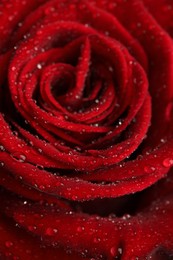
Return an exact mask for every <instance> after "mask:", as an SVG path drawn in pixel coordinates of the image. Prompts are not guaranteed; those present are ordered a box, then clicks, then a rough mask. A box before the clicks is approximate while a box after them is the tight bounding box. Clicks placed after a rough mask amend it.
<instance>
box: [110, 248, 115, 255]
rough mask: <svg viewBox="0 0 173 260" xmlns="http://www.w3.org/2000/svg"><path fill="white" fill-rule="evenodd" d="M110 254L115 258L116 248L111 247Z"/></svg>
mask: <svg viewBox="0 0 173 260" xmlns="http://www.w3.org/2000/svg"><path fill="white" fill-rule="evenodd" d="M110 253H111V255H112V256H115V255H116V248H115V247H111V249H110Z"/></svg>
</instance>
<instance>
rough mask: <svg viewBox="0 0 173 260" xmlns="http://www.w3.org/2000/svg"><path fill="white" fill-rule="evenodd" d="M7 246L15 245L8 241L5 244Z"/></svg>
mask: <svg viewBox="0 0 173 260" xmlns="http://www.w3.org/2000/svg"><path fill="white" fill-rule="evenodd" d="M5 246H6V247H11V246H13V243H12V242H11V241H6V242H5Z"/></svg>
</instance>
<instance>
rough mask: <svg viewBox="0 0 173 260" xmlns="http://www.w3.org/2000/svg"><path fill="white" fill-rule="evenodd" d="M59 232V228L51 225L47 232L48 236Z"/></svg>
mask: <svg viewBox="0 0 173 260" xmlns="http://www.w3.org/2000/svg"><path fill="white" fill-rule="evenodd" d="M57 232H58V230H57V229H55V228H50V227H49V228H47V229H46V231H45V234H46V235H47V236H53V235H55V234H56V233H57Z"/></svg>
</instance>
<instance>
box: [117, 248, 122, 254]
mask: <svg viewBox="0 0 173 260" xmlns="http://www.w3.org/2000/svg"><path fill="white" fill-rule="evenodd" d="M118 253H119V254H120V255H122V253H123V250H122V248H121V247H119V248H118Z"/></svg>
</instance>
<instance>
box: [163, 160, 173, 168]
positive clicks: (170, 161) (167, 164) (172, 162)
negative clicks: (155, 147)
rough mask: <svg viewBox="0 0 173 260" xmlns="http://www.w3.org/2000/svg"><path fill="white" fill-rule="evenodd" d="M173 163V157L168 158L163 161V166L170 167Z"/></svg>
mask: <svg viewBox="0 0 173 260" xmlns="http://www.w3.org/2000/svg"><path fill="white" fill-rule="evenodd" d="M172 165H173V159H171V158H166V159H165V160H164V161H163V166H164V167H170V166H172Z"/></svg>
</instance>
